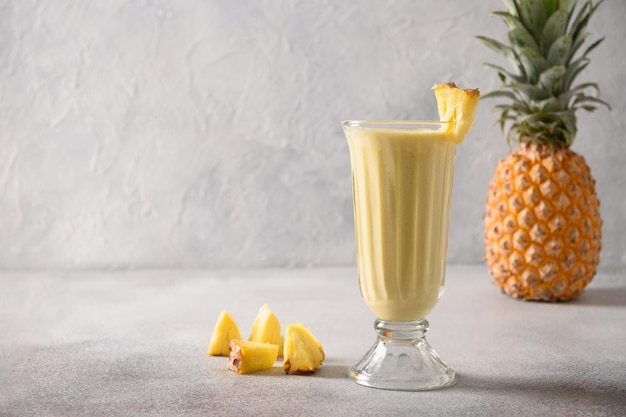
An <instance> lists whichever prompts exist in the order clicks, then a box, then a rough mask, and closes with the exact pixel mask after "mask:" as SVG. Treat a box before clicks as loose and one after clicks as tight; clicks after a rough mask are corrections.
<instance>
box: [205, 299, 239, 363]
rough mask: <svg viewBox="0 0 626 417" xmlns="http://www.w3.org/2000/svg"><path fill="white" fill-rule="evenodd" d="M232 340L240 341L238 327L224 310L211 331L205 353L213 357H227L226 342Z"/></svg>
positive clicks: (228, 351) (228, 350)
mask: <svg viewBox="0 0 626 417" xmlns="http://www.w3.org/2000/svg"><path fill="white" fill-rule="evenodd" d="M233 339H241V333H240V332H239V326H237V323H236V322H235V319H233V318H232V316H231V315H230V314H228V312H227V311H226V310H223V311H222V312H221V314H220V316H219V317H218V319H217V323H216V324H215V328H214V329H213V335H212V336H211V341H210V342H209V348H208V349H207V352H206V353H207V354H209V355H213V356H228V355H229V354H230V346H229V344H228V342H230V341H231V340H233Z"/></svg>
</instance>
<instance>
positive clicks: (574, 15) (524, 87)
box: [477, 0, 611, 148]
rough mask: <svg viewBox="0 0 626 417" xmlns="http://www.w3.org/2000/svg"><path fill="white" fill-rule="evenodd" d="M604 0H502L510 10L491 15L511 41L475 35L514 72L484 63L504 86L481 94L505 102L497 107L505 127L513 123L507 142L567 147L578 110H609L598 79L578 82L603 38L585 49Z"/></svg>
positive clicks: (573, 135) (572, 135)
mask: <svg viewBox="0 0 626 417" xmlns="http://www.w3.org/2000/svg"><path fill="white" fill-rule="evenodd" d="M603 1H604V0H598V1H597V2H595V3H594V1H593V0H584V1H583V4H582V5H581V6H580V7H577V6H578V0H503V2H504V4H505V5H506V8H507V11H496V12H493V13H492V14H493V15H495V16H498V17H500V18H501V19H502V20H503V21H504V23H505V24H506V26H507V27H508V32H507V36H506V37H507V41H508V42H506V43H505V42H501V41H499V40H496V39H493V38H489V37H486V36H477V38H478V39H479V40H480V41H481V42H482V43H483V44H485V45H486V46H487V47H489V48H490V49H492V50H493V51H495V52H496V53H498V54H499V55H501V56H502V57H504V58H505V59H506V60H507V61H508V62H509V64H510V65H511V66H512V67H513V68H514V69H515V70H516V71H510V70H508V69H506V68H504V67H502V66H500V65H496V64H491V63H486V64H485V65H486V66H488V67H491V68H493V69H494V70H496V72H497V74H498V77H499V79H500V81H501V83H502V86H501V88H500V89H498V90H496V91H493V92H490V93H488V94H486V95H484V96H483V97H482V98H497V99H502V100H504V101H505V102H507V103H506V104H499V105H497V106H495V107H494V110H498V111H499V112H500V117H499V119H498V120H499V122H500V127H501V129H503V130H504V129H505V127H506V125H507V124H508V125H509V131H508V134H507V139H508V140H509V141H510V140H515V141H518V142H522V143H534V144H537V145H541V144H543V145H547V146H549V147H552V148H554V147H569V146H570V145H571V144H572V142H573V140H574V137H575V135H576V132H577V127H576V116H575V113H576V111H578V110H585V111H593V110H595V109H596V108H597V107H598V106H606V107H607V108H608V109H611V107H610V105H609V104H608V103H607V102H606V101H604V100H602V99H600V98H599V95H600V89H599V87H598V85H597V84H596V83H581V84H578V85H575V84H574V83H575V80H576V78H577V77H578V76H579V75H580V73H581V72H582V71H584V70H585V69H586V68H587V66H588V65H589V62H590V60H589V58H588V55H589V53H590V52H591V51H592V50H594V49H595V48H596V47H597V46H598V45H600V43H602V41H603V40H604V38H600V39H598V40H596V41H594V42H593V43H591V44H590V45H589V46H587V48H586V49H584V50H583V49H582V47H583V45H584V43H585V41H586V40H587V39H588V37H589V32H587V31H586V28H587V26H588V24H589V21H590V19H591V16H593V14H594V13H595V12H596V10H597V9H598V7H599V6H600V4H602V3H603ZM581 51H582V53H581Z"/></svg>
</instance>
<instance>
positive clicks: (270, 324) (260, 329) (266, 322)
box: [248, 304, 283, 356]
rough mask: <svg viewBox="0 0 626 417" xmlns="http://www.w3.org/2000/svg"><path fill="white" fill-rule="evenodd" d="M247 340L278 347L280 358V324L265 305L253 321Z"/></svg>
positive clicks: (281, 341) (281, 337) (281, 350)
mask: <svg viewBox="0 0 626 417" xmlns="http://www.w3.org/2000/svg"><path fill="white" fill-rule="evenodd" d="M248 340H250V341H252V342H261V343H271V344H274V345H278V356H282V352H283V336H282V335H281V334H280V322H279V321H278V318H276V316H275V315H274V313H273V312H272V310H271V309H270V308H269V306H268V305H267V304H264V305H263V306H261V309H260V310H259V313H258V314H257V316H256V318H255V319H254V323H253V324H252V333H251V334H250V337H249V338H248Z"/></svg>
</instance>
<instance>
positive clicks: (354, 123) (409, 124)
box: [341, 120, 450, 129]
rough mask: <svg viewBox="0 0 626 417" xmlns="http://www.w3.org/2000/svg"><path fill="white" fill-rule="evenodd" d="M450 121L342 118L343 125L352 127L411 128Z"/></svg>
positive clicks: (444, 123)
mask: <svg viewBox="0 0 626 417" xmlns="http://www.w3.org/2000/svg"><path fill="white" fill-rule="evenodd" d="M449 123H450V122H445V121H439V120H342V121H341V125H342V126H343V127H344V128H345V127H350V128H396V129H411V128H416V127H427V126H433V127H436V126H445V125H447V124H449Z"/></svg>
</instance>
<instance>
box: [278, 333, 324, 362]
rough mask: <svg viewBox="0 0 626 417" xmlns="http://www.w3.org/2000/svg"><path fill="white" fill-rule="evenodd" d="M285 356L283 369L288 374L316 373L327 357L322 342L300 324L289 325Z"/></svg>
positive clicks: (286, 334) (286, 335)
mask: <svg viewBox="0 0 626 417" xmlns="http://www.w3.org/2000/svg"><path fill="white" fill-rule="evenodd" d="M283 356H284V362H283V369H284V370H285V373H288V374H289V373H296V372H300V373H310V372H315V371H317V370H318V369H319V368H320V366H321V365H322V362H323V361H324V357H325V355H324V349H323V348H322V345H321V344H320V342H318V341H317V339H316V338H315V336H313V333H311V331H310V330H309V329H307V328H306V327H304V326H303V325H302V323H300V322H297V323H296V324H289V325H287V328H286V329H285V346H284V351H283Z"/></svg>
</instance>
